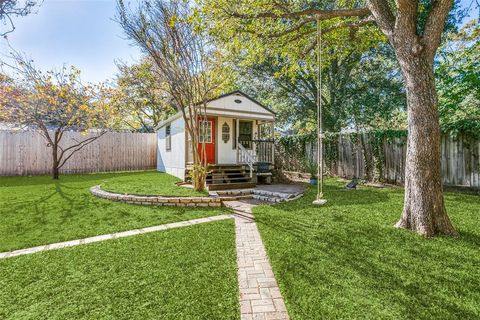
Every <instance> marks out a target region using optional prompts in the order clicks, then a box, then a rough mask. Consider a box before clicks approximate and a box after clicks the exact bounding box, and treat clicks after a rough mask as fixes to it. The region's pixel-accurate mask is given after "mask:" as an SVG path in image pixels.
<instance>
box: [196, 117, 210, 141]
mask: <svg viewBox="0 0 480 320" xmlns="http://www.w3.org/2000/svg"><path fill="white" fill-rule="evenodd" d="M198 140H199V141H198V142H199V143H204V142H205V143H212V121H202V122H201V123H200V136H199V139H198Z"/></svg>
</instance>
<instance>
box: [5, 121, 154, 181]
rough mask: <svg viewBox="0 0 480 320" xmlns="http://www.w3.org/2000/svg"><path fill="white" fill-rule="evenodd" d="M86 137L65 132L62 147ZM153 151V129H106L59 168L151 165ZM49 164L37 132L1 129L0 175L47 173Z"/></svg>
mask: <svg viewBox="0 0 480 320" xmlns="http://www.w3.org/2000/svg"><path fill="white" fill-rule="evenodd" d="M85 138H86V136H84V135H82V134H80V133H79V132H65V133H64V136H63V139H62V147H64V148H66V147H68V146H69V145H72V144H73V143H74V141H75V139H85ZM156 152H157V143H156V135H155V134H154V133H129V132H108V133H106V134H104V135H103V136H102V137H100V138H99V139H98V140H96V141H94V142H92V143H91V144H89V145H87V146H85V147H84V148H82V149H81V150H80V151H78V152H77V153H75V154H74V155H73V156H72V157H71V158H70V159H69V160H68V161H67V163H66V164H65V165H64V166H63V168H61V170H60V172H61V173H86V172H108V171H119V170H122V171H128V170H147V169H154V168H156V164H157V156H156ZM51 166H52V159H51V148H49V147H48V146H47V143H46V140H45V138H43V137H42V136H41V135H40V134H39V133H38V132H35V131H5V130H0V176H11V175H40V174H50V171H51Z"/></svg>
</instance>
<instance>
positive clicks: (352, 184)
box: [345, 180, 358, 190]
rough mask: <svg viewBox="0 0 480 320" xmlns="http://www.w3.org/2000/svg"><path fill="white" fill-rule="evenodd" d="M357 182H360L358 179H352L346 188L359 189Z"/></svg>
mask: <svg viewBox="0 0 480 320" xmlns="http://www.w3.org/2000/svg"><path fill="white" fill-rule="evenodd" d="M357 184H358V182H357V181H355V180H352V181H350V182H349V183H348V184H347V185H346V186H345V188H347V189H349V190H352V189H357Z"/></svg>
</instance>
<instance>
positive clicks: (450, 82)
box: [435, 20, 480, 136]
mask: <svg viewBox="0 0 480 320" xmlns="http://www.w3.org/2000/svg"><path fill="white" fill-rule="evenodd" d="M447 40H448V41H446V42H445V45H444V46H443V47H442V48H441V50H440V54H439V57H438V59H437V60H438V61H437V63H436V68H435V76H436V79H437V89H438V94H439V110H440V121H441V126H442V130H443V131H446V132H450V133H452V134H454V135H459V134H465V135H469V136H479V135H480V89H479V88H480V26H479V25H478V24H477V22H476V21H475V20H473V21H471V22H470V23H468V24H467V25H465V27H464V28H462V29H461V30H460V31H459V32H451V33H449V34H448V37H447Z"/></svg>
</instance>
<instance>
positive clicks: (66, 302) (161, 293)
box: [0, 220, 239, 320]
mask: <svg viewBox="0 0 480 320" xmlns="http://www.w3.org/2000/svg"><path fill="white" fill-rule="evenodd" d="M234 237H235V233H234V227H233V221H232V220H227V221H219V222H212V223H207V224H202V225H196V226H191V227H186V228H180V229H172V230H168V231H161V232H157V233H151V234H144V235H137V236H133V237H129V238H123V239H119V240H110V241H105V242H101V243H96V244H91V245H84V246H79V247H72V248H67V249H61V250H56V251H48V252H42V253H38V254H32V255H27V256H21V257H17V258H9V259H5V260H0V306H2V307H1V308H0V319H16V320H17V319H35V320H37V319H129V320H130V319H238V318H239V305H238V289H237V287H238V284H237V275H236V262H235V261H236V260H235V240H234Z"/></svg>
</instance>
